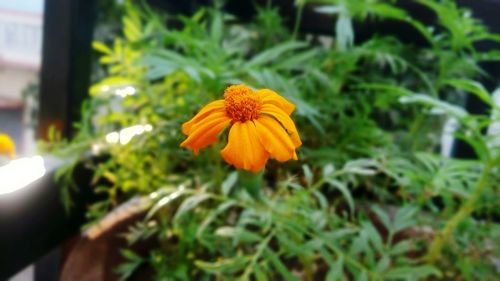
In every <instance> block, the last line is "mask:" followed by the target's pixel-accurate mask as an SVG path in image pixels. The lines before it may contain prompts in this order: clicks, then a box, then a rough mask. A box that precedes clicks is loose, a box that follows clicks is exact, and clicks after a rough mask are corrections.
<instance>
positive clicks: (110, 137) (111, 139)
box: [106, 132, 120, 143]
mask: <svg viewBox="0 0 500 281" xmlns="http://www.w3.org/2000/svg"><path fill="white" fill-rule="evenodd" d="M106 141H107V142H108V143H118V141H120V134H119V133H118V132H112V133H109V134H107V135H106Z"/></svg>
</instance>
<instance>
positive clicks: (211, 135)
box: [180, 113, 231, 154]
mask: <svg viewBox="0 0 500 281" xmlns="http://www.w3.org/2000/svg"><path fill="white" fill-rule="evenodd" d="M230 121H231V119H230V118H229V117H227V116H226V115H223V114H217V113H214V114H213V115H210V116H208V117H207V118H205V119H203V122H199V123H197V124H195V125H193V126H192V127H191V128H190V133H189V136H188V138H187V139H186V140H185V141H183V142H182V143H181V145H180V147H189V148H191V149H192V150H193V151H194V153H195V154H198V152H199V151H200V149H202V148H204V147H207V146H209V145H211V144H212V143H214V142H216V141H217V136H218V135H219V134H220V132H221V131H222V130H224V128H226V127H227V126H228V125H229V122H230Z"/></svg>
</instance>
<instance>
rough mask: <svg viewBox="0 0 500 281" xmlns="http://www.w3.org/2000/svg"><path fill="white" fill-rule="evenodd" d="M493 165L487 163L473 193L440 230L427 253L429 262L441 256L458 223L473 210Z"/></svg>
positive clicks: (433, 261)
mask: <svg viewBox="0 0 500 281" xmlns="http://www.w3.org/2000/svg"><path fill="white" fill-rule="evenodd" d="M492 167H493V165H492V164H491V163H488V164H486V166H485V167H484V169H483V172H482V173H481V177H480V178H479V180H478V182H477V183H476V185H475V186H474V189H473V190H472V192H473V193H472V195H471V196H470V197H469V198H468V199H467V201H466V202H465V203H464V204H462V206H460V209H459V210H458V212H457V213H456V214H455V215H454V216H453V217H452V218H451V219H450V220H449V221H448V222H447V223H446V225H445V226H444V228H443V229H442V230H441V231H440V232H439V234H438V235H437V236H436V238H435V239H434V240H433V241H432V244H431V246H430V248H429V251H428V252H427V255H426V260H427V261H428V262H429V263H435V262H436V260H437V259H438V258H439V257H440V256H441V251H442V249H443V246H444V245H445V243H446V242H448V240H449V238H450V236H451V234H452V233H453V231H454V230H455V229H456V228H457V226H458V224H459V223H460V222H461V221H462V220H464V219H465V218H467V217H468V216H469V215H470V214H471V213H472V212H473V211H474V208H475V205H476V202H477V200H478V199H479V197H481V194H482V193H483V190H484V188H485V187H486V185H487V183H488V177H489V175H490V172H491V169H492Z"/></svg>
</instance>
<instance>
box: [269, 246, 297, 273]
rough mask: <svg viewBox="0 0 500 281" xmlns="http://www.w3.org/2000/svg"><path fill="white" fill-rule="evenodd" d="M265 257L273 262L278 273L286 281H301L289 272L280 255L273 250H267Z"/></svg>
mask: <svg viewBox="0 0 500 281" xmlns="http://www.w3.org/2000/svg"><path fill="white" fill-rule="evenodd" d="M264 255H265V256H266V257H267V259H268V260H269V261H270V262H271V264H272V265H273V266H274V268H276V270H278V272H279V273H280V274H281V276H283V278H285V280H286V281H299V279H298V278H297V277H295V276H293V274H292V273H291V272H290V271H289V270H288V268H287V267H286V266H285V264H283V262H282V261H281V259H280V258H279V257H278V255H277V254H276V253H275V252H274V251H273V250H271V249H269V248H265V249H264Z"/></svg>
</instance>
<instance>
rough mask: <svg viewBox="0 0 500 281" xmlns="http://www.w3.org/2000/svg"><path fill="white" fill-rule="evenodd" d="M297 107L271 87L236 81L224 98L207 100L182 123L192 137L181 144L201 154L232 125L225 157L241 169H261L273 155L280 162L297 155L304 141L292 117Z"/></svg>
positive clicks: (223, 154)
mask: <svg viewBox="0 0 500 281" xmlns="http://www.w3.org/2000/svg"><path fill="white" fill-rule="evenodd" d="M294 110H295V106H294V105H293V104H292V103H290V102H289V101H287V100H286V99H285V98H283V97H281V96H280V95H278V94H277V93H275V92H273V91H271V90H269V89H260V90H257V91H253V90H252V89H250V88H249V87H247V86H245V85H233V86H230V87H228V88H227V89H226V90H225V91H224V99H223V100H216V101H214V102H211V103H209V104H207V105H206V106H205V107H203V108H202V109H201V110H200V112H198V114H196V115H195V116H194V117H193V119H191V120H189V121H188V122H186V123H184V124H183V125H182V132H183V133H184V134H185V135H187V136H188V137H187V139H186V140H185V141H184V142H182V143H181V145H180V146H181V147H187V148H190V149H192V150H193V151H194V153H195V154H198V152H199V150H200V149H201V148H204V147H207V146H209V145H210V144H212V143H214V142H216V141H217V137H218V135H219V134H220V132H222V130H224V128H226V127H227V126H231V128H230V130H229V138H228V143H227V145H226V147H224V149H222V150H221V155H222V158H223V159H224V160H225V161H226V162H227V163H229V164H231V165H233V166H235V167H236V168H238V169H244V170H248V171H252V172H258V171H259V170H261V169H262V167H264V166H265V164H266V162H267V160H268V159H269V157H273V158H274V159H276V160H278V161H280V162H285V161H288V160H290V159H294V160H296V159H297V154H296V153H295V149H296V148H298V147H299V146H301V145H302V142H301V140H300V136H299V133H298V132H297V128H296V127H295V124H294V123H293V121H292V119H291V118H290V114H292V112H293V111H294Z"/></svg>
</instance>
